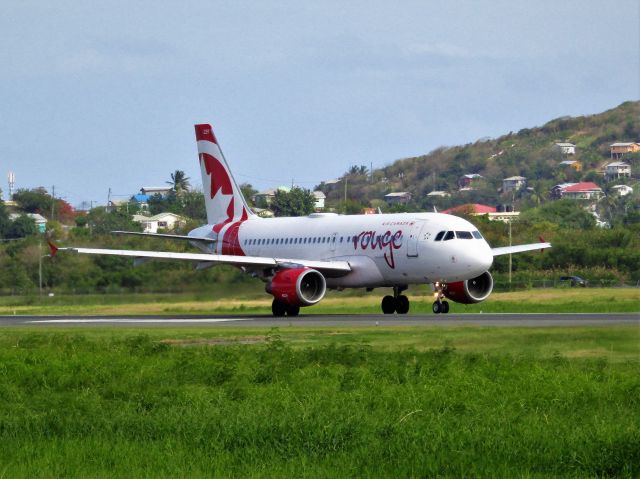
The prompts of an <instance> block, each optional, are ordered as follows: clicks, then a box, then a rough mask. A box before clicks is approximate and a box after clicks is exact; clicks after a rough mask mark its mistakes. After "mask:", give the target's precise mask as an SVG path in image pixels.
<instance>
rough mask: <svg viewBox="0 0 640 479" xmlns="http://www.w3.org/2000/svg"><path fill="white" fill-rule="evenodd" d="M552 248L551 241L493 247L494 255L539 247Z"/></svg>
mask: <svg viewBox="0 0 640 479" xmlns="http://www.w3.org/2000/svg"><path fill="white" fill-rule="evenodd" d="M546 248H551V243H546V242H545V243H533V244H521V245H517V246H502V247H500V248H491V252H492V253H493V256H500V255H503V254H511V253H522V252H524V251H534V250H537V249H546Z"/></svg>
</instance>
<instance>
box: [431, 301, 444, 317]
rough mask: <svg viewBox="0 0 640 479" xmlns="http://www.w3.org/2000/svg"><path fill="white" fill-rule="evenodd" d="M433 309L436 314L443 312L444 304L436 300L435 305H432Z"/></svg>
mask: <svg viewBox="0 0 640 479" xmlns="http://www.w3.org/2000/svg"><path fill="white" fill-rule="evenodd" d="M431 310H432V311H433V312H434V313H435V314H440V313H441V312H442V304H441V303H440V302H439V301H434V302H433V305H432V306H431Z"/></svg>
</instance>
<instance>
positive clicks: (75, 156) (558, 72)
mask: <svg viewBox="0 0 640 479" xmlns="http://www.w3.org/2000/svg"><path fill="white" fill-rule="evenodd" d="M639 25H640V11H639V6H638V2H637V0H629V1H627V0H616V1H611V2H602V1H590V0H586V1H561V2H558V1H537V2H530V1H518V0H516V1H491V2H482V1H481V2H478V1H441V2H435V1H405V2H398V4H391V3H389V2H387V1H385V2H382V1H366V2H365V1H352V2H338V1H320V2H282V1H278V2H277V1H266V0H265V1H262V2H247V1H242V0H241V1H235V2H216V1H202V0H201V1H198V2H194V1H181V2H149V1H139V2H124V1H107V2H102V3H98V2H72V1H65V0H59V1H56V2H48V3H46V4H45V3H44V2H34V1H28V0H27V1H24V0H21V1H12V0H9V1H6V0H5V1H4V2H3V14H2V16H0V31H2V33H3V34H2V42H0V104H1V105H2V106H1V109H0V174H1V175H2V177H1V180H2V182H1V183H0V187H1V188H2V190H3V192H4V195H5V198H6V191H7V183H6V174H7V172H9V171H14V172H15V174H16V186H17V187H20V188H33V187H37V186H45V187H47V188H50V187H51V186H52V185H55V186H56V194H59V195H60V196H62V197H64V198H65V199H67V201H69V202H70V203H71V204H73V205H79V204H80V203H81V202H82V201H95V202H97V203H102V204H104V203H106V200H107V191H108V189H109V188H111V189H112V191H113V194H114V197H116V198H119V197H120V196H118V195H127V196H128V195H130V194H133V193H136V192H137V191H138V190H139V188H140V187H141V186H155V185H162V184H164V182H165V181H166V180H168V179H169V175H170V173H171V172H173V171H174V170H176V169H182V170H184V171H185V172H186V173H187V175H188V176H190V177H191V178H192V183H193V184H194V185H199V184H200V175H199V170H198V163H197V156H196V149H195V140H194V133H193V124H194V123H197V122H208V123H211V124H213V126H214V130H215V131H216V134H217V136H218V140H219V141H220V144H221V146H222V148H223V151H224V152H225V155H226V158H227V161H228V162H229V163H230V165H231V168H232V170H233V172H234V174H235V176H236V180H237V181H238V182H245V181H246V182H250V183H252V184H253V185H254V186H255V187H257V188H258V189H265V188H268V187H272V186H275V185H280V184H290V183H291V181H292V179H293V180H294V181H295V183H297V184H299V185H301V186H304V187H307V188H310V187H312V186H313V185H314V184H317V183H318V182H320V181H321V180H323V179H331V178H335V177H338V176H340V175H341V174H342V173H343V172H344V171H345V170H347V169H348V167H349V166H350V165H354V164H355V165H360V164H365V165H367V166H368V165H369V164H370V163H373V165H374V167H381V166H384V165H386V164H389V163H391V162H393V161H394V160H396V159H399V158H404V157H409V156H415V155H420V154H424V153H427V152H429V151H431V150H432V149H434V148H437V147H438V146H441V145H455V144H462V143H467V142H470V141H474V140H476V139H478V138H482V137H487V136H498V135H501V134H504V133H508V132H509V131H511V130H514V131H517V130H518V129H520V128H523V127H532V126H537V125H540V124H542V123H544V122H546V121H548V120H550V119H553V118H556V117H559V116H564V115H581V114H590V113H598V112H601V111H603V110H606V109H609V108H612V107H615V106H617V105H618V104H620V103H622V102H623V101H626V100H637V99H639V98H640V36H639V29H640V27H639Z"/></svg>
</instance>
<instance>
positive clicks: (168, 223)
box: [132, 213, 185, 233]
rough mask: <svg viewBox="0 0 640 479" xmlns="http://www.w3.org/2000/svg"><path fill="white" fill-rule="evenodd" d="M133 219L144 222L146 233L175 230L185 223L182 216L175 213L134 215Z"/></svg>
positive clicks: (143, 228) (143, 226)
mask: <svg viewBox="0 0 640 479" xmlns="http://www.w3.org/2000/svg"><path fill="white" fill-rule="evenodd" d="M132 219H133V221H135V222H136V223H141V224H142V230H143V232H145V233H157V232H158V230H161V229H162V230H173V229H175V227H176V226H178V225H182V224H184V223H185V220H184V218H183V217H182V216H180V215H177V214H175V213H158V214H157V215H155V216H144V215H133V218H132Z"/></svg>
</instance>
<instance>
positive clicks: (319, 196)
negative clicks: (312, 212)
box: [313, 191, 327, 210]
mask: <svg viewBox="0 0 640 479" xmlns="http://www.w3.org/2000/svg"><path fill="white" fill-rule="evenodd" d="M313 198H314V200H315V203H314V205H313V206H314V208H315V209H317V210H321V209H324V200H325V199H326V198H327V197H326V195H325V194H324V193H323V192H322V191H314V192H313Z"/></svg>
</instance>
